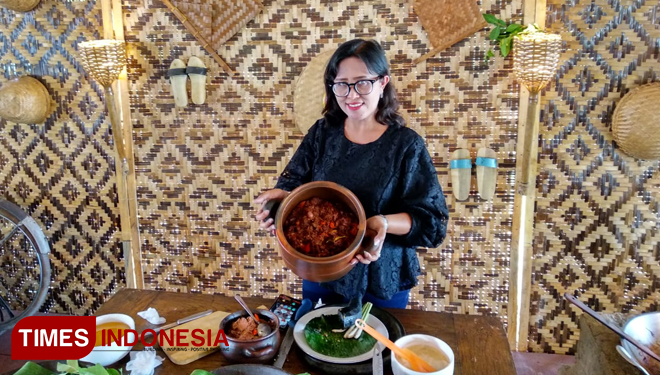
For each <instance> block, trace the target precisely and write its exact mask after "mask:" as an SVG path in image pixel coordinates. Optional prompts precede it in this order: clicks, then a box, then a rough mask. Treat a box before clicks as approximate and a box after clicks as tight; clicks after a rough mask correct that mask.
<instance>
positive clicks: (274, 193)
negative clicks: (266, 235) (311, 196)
mask: <svg viewBox="0 0 660 375" xmlns="http://www.w3.org/2000/svg"><path fill="white" fill-rule="evenodd" d="M289 194H291V193H290V192H288V191H285V190H282V189H271V190H266V191H265V192H263V193H261V195H259V196H258V197H257V198H256V199H255V200H254V203H256V204H261V206H260V207H259V210H258V211H257V214H256V215H255V216H254V217H255V219H257V221H258V222H259V228H261V229H266V230H269V231H274V230H275V223H274V220H273V219H270V218H269V219H268V220H265V221H264V219H266V218H267V217H268V214H269V213H270V211H268V210H264V205H265V204H266V202H268V201H269V200H271V199H278V200H284V198H286V197H287V196H288V195H289Z"/></svg>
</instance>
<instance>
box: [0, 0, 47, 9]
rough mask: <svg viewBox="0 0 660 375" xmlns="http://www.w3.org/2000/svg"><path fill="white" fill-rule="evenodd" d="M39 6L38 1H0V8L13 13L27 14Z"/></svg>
mask: <svg viewBox="0 0 660 375" xmlns="http://www.w3.org/2000/svg"><path fill="white" fill-rule="evenodd" d="M38 4H39V0H0V7H3V8H7V9H10V10H13V11H15V12H29V11H31V10H32V9H34V8H35V7H36V6H37V5H38Z"/></svg>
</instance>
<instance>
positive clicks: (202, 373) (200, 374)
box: [190, 369, 213, 375]
mask: <svg viewBox="0 0 660 375" xmlns="http://www.w3.org/2000/svg"><path fill="white" fill-rule="evenodd" d="M190 375H213V373H210V372H208V371H206V370H200V369H197V370H193V372H191V373H190Z"/></svg>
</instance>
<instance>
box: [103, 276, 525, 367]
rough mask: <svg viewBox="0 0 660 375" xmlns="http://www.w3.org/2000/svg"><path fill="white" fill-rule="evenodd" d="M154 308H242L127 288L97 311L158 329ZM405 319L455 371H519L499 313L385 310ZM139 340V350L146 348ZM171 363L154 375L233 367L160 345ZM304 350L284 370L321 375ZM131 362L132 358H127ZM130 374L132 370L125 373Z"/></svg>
mask: <svg viewBox="0 0 660 375" xmlns="http://www.w3.org/2000/svg"><path fill="white" fill-rule="evenodd" d="M244 299H245V300H246V302H247V303H248V305H249V306H255V307H256V306H259V305H265V306H268V307H270V305H272V304H273V302H274V300H273V299H264V298H244ZM149 307H153V308H155V309H156V310H158V312H159V314H160V315H161V316H164V317H165V318H166V319H167V322H168V323H169V322H173V321H176V320H177V319H181V318H183V317H186V316H189V315H192V314H194V313H197V312H200V311H204V310H207V309H209V308H212V309H214V310H217V311H226V312H234V311H238V310H240V309H241V307H240V305H239V304H238V302H236V300H235V299H234V298H233V297H226V296H219V295H208V294H190V293H170V292H159V291H153V290H136V289H123V290H120V291H119V292H117V293H116V294H115V295H114V296H113V297H112V298H110V299H109V300H108V301H107V302H106V303H104V304H103V305H102V306H101V308H99V309H98V311H97V312H96V315H103V314H110V313H123V314H127V315H130V316H132V317H133V319H135V326H136V327H135V328H136V330H137V331H138V332H141V331H142V330H143V329H146V328H152V327H153V326H152V325H150V324H149V323H148V322H147V321H146V320H144V319H142V318H141V317H139V316H138V315H137V313H138V311H143V310H146V309H147V308H149ZM385 310H387V311H388V312H389V313H391V314H392V315H394V316H395V317H396V318H398V319H399V321H401V323H402V324H403V327H404V328H405V330H406V334H412V333H425V334H429V335H433V336H436V337H438V338H440V339H442V340H443V341H445V342H446V343H447V344H449V346H450V347H451V348H452V349H453V350H454V354H455V356H456V360H455V369H454V374H455V375H515V374H516V369H515V366H514V363H513V358H512V355H511V352H510V349H509V343H508V341H507V337H506V334H505V332H504V328H503V325H502V322H501V321H500V320H499V319H497V318H495V317H485V316H476V315H456V314H446V313H437V312H428V311H420V310H401V309H385ZM142 349H143V346H142V344H140V343H138V344H137V345H136V346H135V347H134V350H142ZM156 350H157V353H158V355H159V356H160V357H163V358H165V361H163V363H162V364H161V365H160V366H159V367H157V368H156V370H155V372H154V375H188V374H190V373H191V372H192V371H193V370H194V369H205V370H213V369H216V368H218V367H221V366H225V365H228V364H229V363H228V362H227V361H226V360H225V358H224V357H223V356H222V354H221V353H220V352H215V353H212V354H209V355H208V356H206V357H204V358H201V359H199V360H197V361H195V362H192V363H190V364H188V365H184V366H179V365H176V364H174V363H172V362H170V361H169V359H167V356H166V355H165V353H164V352H163V351H162V349H160V348H157V349H156ZM303 355H304V354H303V353H301V352H300V350H297V349H296V345H295V344H294V345H293V347H292V349H291V351H290V352H289V356H288V358H287V361H286V362H285V364H284V368H283V369H284V370H285V371H287V372H289V373H291V374H299V373H303V372H309V373H310V374H313V375H314V374H319V372H316V371H315V369H313V368H309V366H308V365H307V364H306V363H305V362H304V360H303V357H302V356H303ZM122 361H123V362H122V364H125V363H126V362H127V361H128V356H127V357H126V358H125V359H124V360H122ZM391 371H392V370H391V366H387V365H386V366H385V373H386V374H391ZM124 373H125V374H127V372H126V371H124Z"/></svg>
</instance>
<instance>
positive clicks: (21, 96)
mask: <svg viewBox="0 0 660 375" xmlns="http://www.w3.org/2000/svg"><path fill="white" fill-rule="evenodd" d="M50 109H51V99H50V94H48V90H47V89H46V87H44V85H43V84H42V83H41V82H39V81H38V80H36V79H34V78H32V77H27V76H24V77H21V78H18V79H15V80H13V81H9V82H7V83H5V84H4V85H2V87H1V88H0V117H2V118H4V119H5V120H7V121H11V122H18V123H22V124H40V123H42V122H44V121H46V118H47V117H48V115H49V114H50Z"/></svg>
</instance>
